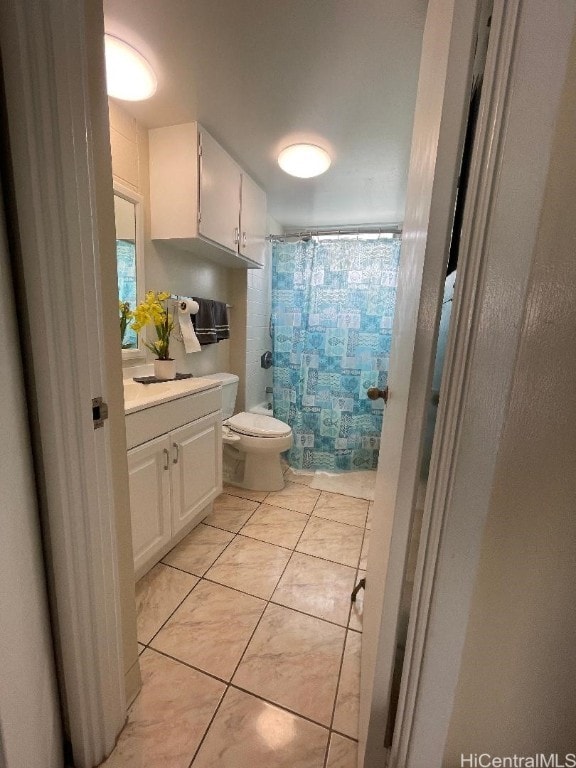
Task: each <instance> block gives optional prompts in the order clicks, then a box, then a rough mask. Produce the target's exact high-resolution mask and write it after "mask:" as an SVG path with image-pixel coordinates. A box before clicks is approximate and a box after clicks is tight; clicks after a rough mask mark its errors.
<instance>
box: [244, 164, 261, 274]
mask: <svg viewBox="0 0 576 768" xmlns="http://www.w3.org/2000/svg"><path fill="white" fill-rule="evenodd" d="M240 229H241V236H240V254H241V255H242V256H244V257H245V258H247V259H250V261H254V262H256V264H260V265H261V266H264V259H265V254H266V193H265V192H263V191H262V190H261V189H260V187H259V186H258V185H257V184H256V183H255V182H254V181H252V179H251V178H250V176H248V175H247V174H245V173H243V174H242V212H241V215H240Z"/></svg>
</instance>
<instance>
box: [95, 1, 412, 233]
mask: <svg viewBox="0 0 576 768" xmlns="http://www.w3.org/2000/svg"><path fill="white" fill-rule="evenodd" d="M426 5H427V0H162V2H158V0H104V14H105V23H106V31H107V32H110V33H111V34H114V35H116V36H118V37H120V38H122V39H123V40H125V41H126V42H128V43H130V44H131V45H133V46H134V47H135V48H137V49H138V50H139V51H140V52H141V53H142V54H143V55H144V56H145V57H146V58H147V59H148V61H149V62H150V63H151V64H152V66H153V68H154V70H155V71H156V74H157V76H158V90H157V92H156V94H155V95H154V96H153V97H152V98H151V99H149V100H148V101H146V102H140V103H130V102H121V104H122V105H123V107H124V108H125V109H126V110H127V111H128V112H129V113H130V114H131V115H133V117H135V118H136V119H137V120H138V121H139V122H141V123H142V124H143V125H145V126H147V127H149V128H153V127H160V126H165V125H175V124H178V123H185V122H189V121H192V120H199V121H200V122H201V123H202V124H203V125H204V127H205V128H206V129H207V130H208V131H209V132H210V133H211V134H212V135H213V136H214V138H215V139H216V140H217V141H218V142H219V143H220V144H221V145H222V146H223V147H224V148H225V149H226V150H227V151H228V152H229V153H230V154H231V155H232V156H233V157H234V158H235V159H236V160H237V161H238V163H239V164H240V165H241V166H242V167H243V168H245V170H246V171H247V172H248V173H249V174H250V175H251V176H253V178H254V179H255V181H257V182H258V183H259V184H260V185H261V186H262V187H263V188H264V189H265V190H266V192H267V193H268V209H269V213H270V214H271V215H272V216H273V217H274V218H275V219H276V220H277V221H278V222H279V223H280V224H281V225H283V226H284V227H321V226H344V225H358V224H396V223H399V222H401V221H402V219H403V212H404V200H405V194H406V176H407V168H408V159H409V149H410V137H411V130H412V118H413V112H414V103H415V98H416V85H417V78H418V66H419V60H420V48H421V40H422V31H423V27H424V19H425V15H426ZM297 141H311V142H312V143H316V144H319V145H320V146H322V147H324V148H325V149H326V150H328V152H329V153H330V154H331V156H332V166H331V168H330V169H329V170H328V171H327V172H326V173H325V174H324V175H322V176H320V177H317V178H316V179H295V178H293V177H290V176H287V175H286V174H285V173H284V172H283V171H281V170H280V169H279V167H278V165H277V163H276V157H277V154H278V152H279V151H280V149H282V148H284V147H285V146H287V145H289V144H293V143H295V142H297Z"/></svg>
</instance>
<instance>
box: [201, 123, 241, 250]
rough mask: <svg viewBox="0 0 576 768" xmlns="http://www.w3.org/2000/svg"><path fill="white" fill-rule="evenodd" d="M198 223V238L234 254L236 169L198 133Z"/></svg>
mask: <svg viewBox="0 0 576 768" xmlns="http://www.w3.org/2000/svg"><path fill="white" fill-rule="evenodd" d="M200 142H201V155H200V222H199V225H198V231H199V232H200V234H201V235H202V237H206V238H208V239H209V240H213V241H214V242H215V243H220V245H224V246H226V248H229V249H230V250H231V251H237V250H238V241H239V237H240V168H239V167H238V166H237V165H236V163H235V162H234V160H232V158H231V157H230V155H228V154H227V153H226V152H225V151H224V150H223V149H222V147H221V146H220V145H219V144H218V143H217V142H216V141H214V139H213V138H212V137H211V136H210V135H209V134H208V133H206V132H205V131H201V132H200Z"/></svg>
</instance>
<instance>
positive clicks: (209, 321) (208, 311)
mask: <svg viewBox="0 0 576 768" xmlns="http://www.w3.org/2000/svg"><path fill="white" fill-rule="evenodd" d="M192 298H193V299H194V301H197V302H198V306H199V309H198V312H196V314H195V315H192V323H193V325H194V333H195V334H196V337H197V339H198V341H199V342H200V344H202V345H205V344H215V343H216V342H217V341H218V337H217V334H216V323H215V320H214V302H213V301H212V299H199V298H198V297H197V296H193V297H192Z"/></svg>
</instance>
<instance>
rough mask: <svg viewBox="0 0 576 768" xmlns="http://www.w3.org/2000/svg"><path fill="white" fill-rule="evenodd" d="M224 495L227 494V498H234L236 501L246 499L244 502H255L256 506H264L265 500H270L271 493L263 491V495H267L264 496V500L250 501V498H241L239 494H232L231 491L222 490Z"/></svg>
mask: <svg viewBox="0 0 576 768" xmlns="http://www.w3.org/2000/svg"><path fill="white" fill-rule="evenodd" d="M222 493H225V494H226V496H234V498H235V499H244V501H253V502H254V503H255V504H263V503H264V500H265V499H267V498H268V496H269V495H270V491H262V493H266V496H264V499H260V500H257V499H249V498H248V496H239V495H238V494H237V493H230V491H225V490H222Z"/></svg>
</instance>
